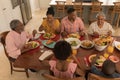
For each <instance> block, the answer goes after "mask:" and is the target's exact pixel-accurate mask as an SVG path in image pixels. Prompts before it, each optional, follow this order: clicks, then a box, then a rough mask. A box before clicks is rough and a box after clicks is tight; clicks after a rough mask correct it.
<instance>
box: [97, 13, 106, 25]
mask: <svg viewBox="0 0 120 80" xmlns="http://www.w3.org/2000/svg"><path fill="white" fill-rule="evenodd" d="M104 21H105V17H104V16H102V15H99V16H98V17H97V23H98V25H103V24H104Z"/></svg>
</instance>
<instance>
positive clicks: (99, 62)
mask: <svg viewBox="0 0 120 80" xmlns="http://www.w3.org/2000/svg"><path fill="white" fill-rule="evenodd" d="M95 57H96V54H94V55H91V56H89V59H88V60H89V62H90V63H91V62H92V60H94V58H95ZM105 60H106V58H105V57H103V56H102V55H101V56H99V57H98V59H97V60H96V62H95V65H96V66H98V67H101V66H102V64H103V62H104V61H105Z"/></svg>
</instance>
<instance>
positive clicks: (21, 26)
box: [15, 22, 24, 33]
mask: <svg viewBox="0 0 120 80" xmlns="http://www.w3.org/2000/svg"><path fill="white" fill-rule="evenodd" d="M15 31H16V32H18V33H21V32H23V31H24V25H23V24H22V23H21V22H19V23H18V24H17V27H16V28H15Z"/></svg>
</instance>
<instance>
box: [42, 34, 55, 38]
mask: <svg viewBox="0 0 120 80" xmlns="http://www.w3.org/2000/svg"><path fill="white" fill-rule="evenodd" d="M43 37H44V38H46V39H50V38H54V37H55V34H54V33H45V34H44V35H43Z"/></svg>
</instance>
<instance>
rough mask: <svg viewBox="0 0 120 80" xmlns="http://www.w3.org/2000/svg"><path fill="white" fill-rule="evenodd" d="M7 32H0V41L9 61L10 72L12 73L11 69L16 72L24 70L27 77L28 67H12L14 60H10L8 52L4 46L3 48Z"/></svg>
mask: <svg viewBox="0 0 120 80" xmlns="http://www.w3.org/2000/svg"><path fill="white" fill-rule="evenodd" d="M8 33H9V31H5V32H3V33H1V34H0V38H1V43H2V45H3V48H4V51H5V55H6V56H7V58H8V60H9V63H10V68H11V74H12V73H13V71H16V72H25V73H26V76H27V77H29V74H28V69H24V70H20V69H17V68H19V67H14V62H12V61H10V59H9V56H8V53H7V51H6V48H5V45H6V44H5V38H6V35H7V34H8Z"/></svg>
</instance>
